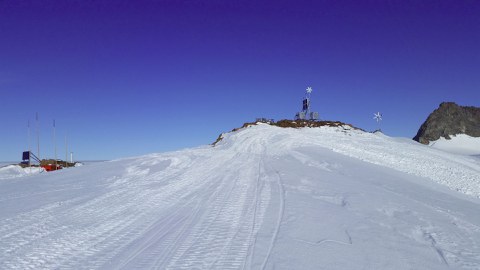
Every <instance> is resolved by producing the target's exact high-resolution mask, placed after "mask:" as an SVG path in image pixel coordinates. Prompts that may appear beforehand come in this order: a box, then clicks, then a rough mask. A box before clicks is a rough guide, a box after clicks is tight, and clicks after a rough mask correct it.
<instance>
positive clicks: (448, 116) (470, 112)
mask: <svg viewBox="0 0 480 270" xmlns="http://www.w3.org/2000/svg"><path fill="white" fill-rule="evenodd" d="M457 134H466V135H469V136H472V137H480V108H477V107H467V106H459V105H457V104H456V103H454V102H442V103H441V104H440V106H439V107H438V109H436V110H435V111H433V112H432V113H431V114H430V115H429V116H428V118H427V120H426V121H425V122H424V123H423V124H422V126H421V127H420V129H419V130H418V132H417V135H416V136H415V137H414V138H413V139H414V140H415V141H417V142H420V143H423V144H428V143H430V141H436V140H438V139H439V138H440V137H444V138H446V139H450V136H451V135H457Z"/></svg>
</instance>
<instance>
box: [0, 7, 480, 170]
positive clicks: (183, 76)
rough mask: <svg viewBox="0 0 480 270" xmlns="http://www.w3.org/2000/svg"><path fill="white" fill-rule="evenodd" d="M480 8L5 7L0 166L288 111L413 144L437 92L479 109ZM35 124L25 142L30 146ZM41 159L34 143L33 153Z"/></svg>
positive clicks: (210, 133) (157, 143) (144, 143)
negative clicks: (308, 105)
mask: <svg viewBox="0 0 480 270" xmlns="http://www.w3.org/2000/svg"><path fill="white" fill-rule="evenodd" d="M478 14H480V2H479V1H216V0H209V1H95V2H93V1H1V2H0V39H1V42H0V93H1V98H0V121H1V122H0V123H1V125H0V128H1V129H2V132H1V133H0V160H4V161H6V160H8V161H13V160H18V159H20V157H21V152H22V151H23V150H25V149H26V148H28V139H27V122H28V121H30V122H31V125H32V126H34V125H35V113H36V112H38V114H39V124H40V141H41V156H42V157H53V153H54V151H53V149H54V148H53V138H52V121H53V119H56V124H57V125H56V126H57V129H56V132H57V144H58V152H59V157H62V156H65V154H64V153H65V148H64V146H63V145H64V137H65V136H66V135H67V134H68V140H69V145H70V150H71V151H73V152H74V153H75V157H76V158H78V159H82V160H88V159H113V158H121V157H127V156H134V155H141V154H146V153H153V152H163V151H169V150H175V149H180V148H185V147H192V146H198V145H203V144H208V143H211V142H213V141H214V140H215V139H216V137H217V136H218V134H219V133H221V132H225V131H229V130H231V129H232V128H235V127H238V126H240V125H242V124H243V123H244V122H248V121H252V120H254V119H255V118H256V117H268V118H274V119H285V118H287V119H288V118H290V119H291V118H292V117H293V116H294V114H295V112H296V111H298V110H299V109H300V108H301V99H302V97H303V94H304V91H305V88H306V87H307V86H311V87H313V90H314V91H313V93H312V107H313V108H312V109H313V110H315V111H319V112H320V117H321V118H322V119H326V120H338V121H343V122H347V123H351V124H353V125H355V126H358V127H360V128H363V129H366V130H374V129H376V127H377V124H376V122H375V121H374V120H373V119H372V118H373V113H375V112H377V111H380V112H382V114H383V116H384V120H383V122H382V123H381V128H382V130H383V131H384V132H385V133H386V134H388V135H391V136H399V137H413V136H414V135H415V134H416V132H417V130H418V128H419V127H420V125H421V123H422V122H423V121H424V120H425V119H426V117H427V116H428V114H429V113H430V112H431V111H433V110H434V109H436V108H437V107H438V105H439V104H440V103H441V102H443V101H454V102H457V103H458V104H460V105H469V106H480V91H479V90H480V75H479V74H480V50H479V48H480V16H478ZM34 132H35V129H32V143H31V144H32V145H34V146H35V147H36V144H34V140H33V135H34V134H35V133H34ZM35 152H36V151H35Z"/></svg>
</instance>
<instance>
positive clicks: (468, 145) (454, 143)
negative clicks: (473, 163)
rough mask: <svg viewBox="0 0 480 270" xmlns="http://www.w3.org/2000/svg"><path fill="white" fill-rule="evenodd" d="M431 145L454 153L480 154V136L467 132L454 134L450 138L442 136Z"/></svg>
mask: <svg viewBox="0 0 480 270" xmlns="http://www.w3.org/2000/svg"><path fill="white" fill-rule="evenodd" d="M429 145H430V146H431V147H433V148H436V149H440V150H443V151H446V152H450V153H454V154H460V155H472V156H473V155H480V137H471V136H468V135H466V134H457V135H452V136H451V139H450V140H447V139H445V138H444V137H440V139H438V140H436V141H432V142H430V144H429Z"/></svg>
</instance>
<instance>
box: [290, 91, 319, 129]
mask: <svg viewBox="0 0 480 270" xmlns="http://www.w3.org/2000/svg"><path fill="white" fill-rule="evenodd" d="M312 91H313V89H312V87H310V86H309V87H307V89H306V91H305V97H304V98H303V102H302V111H300V112H298V113H297V114H296V115H295V120H307V118H308V120H312V121H314V120H317V119H318V112H310V95H311V94H312Z"/></svg>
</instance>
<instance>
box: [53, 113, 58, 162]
mask: <svg viewBox="0 0 480 270" xmlns="http://www.w3.org/2000/svg"><path fill="white" fill-rule="evenodd" d="M53 145H54V147H55V170H57V169H58V167H57V139H56V127H55V119H53Z"/></svg>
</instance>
